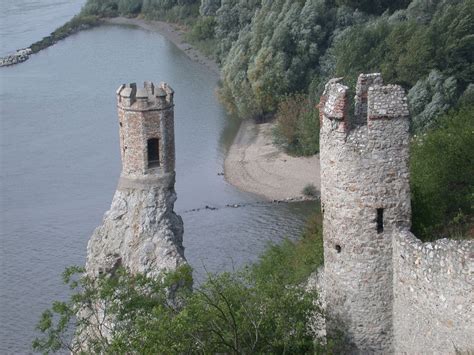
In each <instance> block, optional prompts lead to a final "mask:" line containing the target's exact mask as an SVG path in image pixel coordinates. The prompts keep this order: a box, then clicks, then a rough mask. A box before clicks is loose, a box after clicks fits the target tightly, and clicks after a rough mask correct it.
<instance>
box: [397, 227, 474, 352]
mask: <svg viewBox="0 0 474 355" xmlns="http://www.w3.org/2000/svg"><path fill="white" fill-rule="evenodd" d="M473 272H474V245H473V242H472V241H455V240H448V239H441V240H437V241H435V242H432V243H422V242H421V241H420V240H418V239H417V238H416V237H415V236H414V235H413V234H411V233H410V232H403V233H397V234H395V235H394V238H393V276H394V278H393V290H394V306H393V314H394V341H395V349H396V352H397V353H431V354H433V353H437V354H453V353H455V352H456V351H460V352H467V351H469V350H470V351H471V352H472V351H474V341H473V339H474V338H473V337H474V320H473V307H472V304H473V301H474V298H473V297H474V293H473V286H474V279H473Z"/></svg>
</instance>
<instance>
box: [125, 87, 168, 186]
mask: <svg viewBox="0 0 474 355" xmlns="http://www.w3.org/2000/svg"><path fill="white" fill-rule="evenodd" d="M173 95H174V92H173V90H172V89H171V88H170V87H169V86H168V85H166V84H165V83H162V84H160V86H159V87H155V86H154V84H153V83H150V82H145V84H144V87H143V88H138V89H137V87H136V84H128V85H121V86H120V87H119V89H118V90H117V101H118V102H117V107H118V115H119V127H120V148H121V149H120V151H121V157H122V176H132V177H133V176H134V177H139V176H142V175H146V174H148V173H152V174H155V173H161V172H163V173H168V172H172V171H174V162H175V151H174V115H173V107H174V104H173ZM151 138H157V139H158V140H159V154H160V167H156V168H152V169H149V168H148V162H147V140H148V139H151Z"/></svg>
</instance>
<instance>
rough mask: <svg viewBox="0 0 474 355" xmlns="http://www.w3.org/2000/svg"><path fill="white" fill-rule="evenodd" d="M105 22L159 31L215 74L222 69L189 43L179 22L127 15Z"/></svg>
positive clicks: (105, 21) (104, 20) (108, 19)
mask: <svg viewBox="0 0 474 355" xmlns="http://www.w3.org/2000/svg"><path fill="white" fill-rule="evenodd" d="M103 22H104V23H106V24H111V25H123V26H136V27H140V28H143V29H145V30H148V31H154V32H158V33H160V34H161V35H162V36H163V37H165V38H166V39H168V40H169V41H171V42H173V43H174V45H175V46H176V47H178V48H179V49H181V50H182V51H183V52H184V53H185V54H186V55H187V56H188V57H189V58H191V59H192V60H193V61H195V62H198V63H201V64H202V65H204V66H205V67H207V68H209V69H210V70H211V71H212V72H214V73H215V74H218V75H220V70H219V66H218V65H217V63H216V62H215V61H214V60H212V59H211V58H209V57H207V56H205V55H204V54H202V53H201V52H200V51H199V50H197V49H196V48H194V47H193V46H192V45H191V44H189V43H187V42H186V40H185V38H184V35H185V34H186V31H185V30H184V28H183V27H182V26H180V25H178V24H175V23H169V22H164V21H151V20H144V19H141V18H125V17H113V18H107V19H103Z"/></svg>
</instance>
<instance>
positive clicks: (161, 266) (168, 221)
mask: <svg viewBox="0 0 474 355" xmlns="http://www.w3.org/2000/svg"><path fill="white" fill-rule="evenodd" d="M168 179H171V180H173V181H172V183H173V185H174V174H172V175H171V176H168ZM164 186H170V184H169V183H164ZM164 186H160V185H158V186H156V185H155V186H153V185H151V186H150V185H149V186H147V184H146V183H143V184H139V183H137V182H136V181H132V182H131V181H128V182H127V181H126V180H125V181H124V179H122V180H121V182H120V184H119V188H118V189H117V191H116V192H115V196H114V198H113V201H112V205H111V207H110V210H109V211H108V212H106V213H105V216H104V220H103V222H102V225H101V226H99V227H98V228H97V229H96V230H95V231H94V233H93V235H92V237H91V239H90V241H89V244H88V246H87V265H86V269H87V271H88V272H90V273H92V274H99V273H103V272H109V271H111V270H113V269H114V268H116V267H118V266H124V267H126V268H127V269H128V270H129V271H131V272H132V273H136V272H140V273H145V274H147V275H148V276H156V275H158V274H159V273H160V272H161V271H165V270H174V269H176V267H178V266H179V265H181V264H183V263H184V262H185V258H184V248H183V221H182V219H181V217H180V216H178V215H177V214H176V213H174V211H173V206H174V202H175V201H176V193H175V191H174V188H169V187H164Z"/></svg>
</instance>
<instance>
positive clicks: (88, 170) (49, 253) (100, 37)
mask: <svg viewBox="0 0 474 355" xmlns="http://www.w3.org/2000/svg"><path fill="white" fill-rule="evenodd" d="M2 3H3V1H2ZM18 4H26V5H28V6H26V5H25V6H24V7H22V6H20V5H18ZM78 4H79V5H80V2H76V1H72V0H69V1H63V2H60V1H54V0H42V1H26V0H24V1H16V4H15V5H14V6H13V5H12V6H10V8H9V10H8V11H7V14H8V16H7V19H8V21H14V19H15V18H20V19H27V20H28V21H26V20H25V21H24V22H22V23H21V24H19V25H18V28H19V31H21V32H22V33H23V35H21V36H20V35H19V34H15V33H10V32H5V31H4V29H5V28H4V27H5V23H4V21H5V13H4V12H3V11H2V15H1V16H2V17H1V19H2V21H1V22H2V24H1V27H0V28H1V31H2V32H1V35H2V41H1V42H2V51H3V50H4V49H5V48H7V47H11V49H12V50H14V49H16V48H19V47H22V46H26V45H28V44H29V42H32V41H34V40H36V39H39V38H40V37H41V36H42V35H44V34H47V33H48V32H50V31H52V30H53V29H54V28H51V26H50V27H49V28H48V26H47V25H48V24H49V25H51V24H53V26H52V27H56V26H57V25H59V24H61V23H62V22H63V20H64V19H67V18H68V17H71V16H72V14H73V13H74V12H75V11H76V10H77V9H78V8H79V7H80V6H78ZM30 5H31V6H36V7H37V9H36V10H35V11H36V12H35V11H32V10H31V6H30ZM42 5H44V7H42ZM3 6H5V4H3V5H2V8H3ZM55 6H57V7H56V9H57V11H56V12H55V11H54V8H55ZM45 16H50V21H48V19H47V18H45ZM10 17H11V18H10ZM35 21H38V23H36V22H35ZM54 21H56V24H54ZM36 26H37V27H36ZM47 28H48V29H47ZM33 35H34V36H33ZM32 37H34V38H32ZM5 42H8V43H7V44H5ZM4 44H5V45H4ZM9 50H10V49H9ZM144 80H153V81H156V82H159V81H167V82H168V83H170V84H171V85H172V87H173V88H174V89H175V91H176V96H175V98H176V99H175V101H176V108H175V122H176V150H177V184H176V190H177V193H178V201H177V203H176V208H175V209H176V210H177V212H178V213H180V214H181V215H182V217H183V219H184V225H185V235H184V243H185V247H186V251H185V253H186V256H187V258H188V260H189V262H190V263H191V265H192V266H193V267H194V268H195V271H196V276H197V278H200V277H201V276H202V275H203V273H204V269H206V270H208V271H212V272H217V271H222V270H231V269H232V268H234V267H235V268H238V267H240V266H242V265H243V264H245V263H248V262H252V261H255V260H256V258H257V257H258V254H259V253H260V252H261V251H262V250H263V249H264V248H265V246H266V245H267V243H268V242H269V241H273V242H278V241H280V240H282V238H284V237H295V236H297V235H298V234H299V230H300V229H301V227H302V225H303V223H304V220H305V219H306V217H307V215H308V214H309V213H310V211H311V210H314V205H312V204H307V203H298V204H289V205H288V204H280V205H268V204H256V205H251V206H247V207H243V208H225V205H226V204H234V203H252V202H256V201H259V198H258V197H255V196H253V195H250V194H246V193H242V192H239V191H238V190H236V189H235V188H234V187H232V186H230V185H229V184H227V183H226V182H225V181H224V179H223V177H222V176H218V175H217V174H218V173H219V172H221V171H222V170H223V168H222V164H223V159H224V156H225V153H226V151H227V149H228V147H229V145H230V143H231V142H232V139H233V137H234V136H235V134H236V131H237V129H238V122H235V121H233V120H231V119H230V118H228V117H227V116H226V114H225V112H224V110H223V108H222V107H221V106H220V105H219V103H218V102H217V100H216V98H215V95H214V88H215V87H216V85H217V80H218V78H217V77H216V76H215V75H214V74H212V73H211V72H210V71H209V70H207V69H206V68H203V67H202V66H200V65H199V64H197V63H194V62H192V61H191V60H190V59H188V57H186V56H185V55H184V54H183V53H182V52H181V51H179V50H178V49H177V48H176V47H175V46H174V45H173V44H171V43H170V42H168V41H167V40H165V39H164V38H162V37H161V36H160V35H158V34H157V33H151V32H147V31H143V30H139V29H131V28H124V27H112V26H108V27H101V28H96V29H93V30H90V31H85V32H81V33H79V34H76V35H74V36H71V37H69V38H68V39H66V40H64V41H62V42H60V43H58V44H56V45H55V46H53V47H50V48H48V49H46V50H44V51H42V52H41V53H39V54H37V55H34V56H32V57H31V58H30V59H29V60H28V61H26V62H25V63H23V64H20V65H17V66H13V67H8V68H0V84H1V87H0V354H23V353H29V352H31V350H30V344H31V340H32V338H33V337H34V336H35V335H36V333H35V330H34V326H35V324H36V322H37V320H38V319H39V316H40V314H41V312H42V311H43V310H44V309H45V308H47V307H48V306H49V305H50V303H51V302H52V301H53V300H55V299H62V298H64V297H66V296H67V289H66V288H65V287H64V286H63V285H62V284H61V281H60V277H59V275H60V273H61V272H62V271H63V269H64V268H65V267H66V266H68V265H73V264H75V265H82V264H83V263H84V261H85V253H86V244H87V241H88V238H89V236H90V235H91V233H92V231H93V229H94V228H95V227H96V226H98V225H99V224H100V222H101V219H102V215H103V213H104V212H105V211H106V210H107V209H108V207H109V205H110V202H111V200H112V196H113V192H114V190H115V187H116V183H117V180H118V177H119V174H120V157H119V155H120V154H119V143H118V128H117V114H116V107H115V94H114V93H115V90H116V88H117V87H118V85H119V84H121V83H127V82H135V81H136V82H142V81H144ZM205 205H209V206H215V207H224V208H219V209H218V210H215V211H210V210H201V211H198V212H187V211H189V210H191V209H194V208H200V207H203V206H205Z"/></svg>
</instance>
